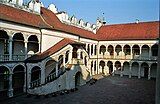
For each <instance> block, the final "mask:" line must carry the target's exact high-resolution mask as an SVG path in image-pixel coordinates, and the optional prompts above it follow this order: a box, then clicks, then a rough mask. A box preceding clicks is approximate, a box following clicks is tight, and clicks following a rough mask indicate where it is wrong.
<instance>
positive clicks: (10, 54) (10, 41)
mask: <svg viewBox="0 0 160 104" xmlns="http://www.w3.org/2000/svg"><path fill="white" fill-rule="evenodd" d="M12 42H13V40H12V39H11V38H10V39H9V61H12V54H13V53H12Z"/></svg>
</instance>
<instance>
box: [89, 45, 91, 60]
mask: <svg viewBox="0 0 160 104" xmlns="http://www.w3.org/2000/svg"><path fill="white" fill-rule="evenodd" d="M89 56H90V57H91V44H89Z"/></svg>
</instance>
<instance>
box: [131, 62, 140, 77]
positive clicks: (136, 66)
mask: <svg viewBox="0 0 160 104" xmlns="http://www.w3.org/2000/svg"><path fill="white" fill-rule="evenodd" d="M138 69H139V63H138V62H133V63H132V69H131V70H132V76H138Z"/></svg>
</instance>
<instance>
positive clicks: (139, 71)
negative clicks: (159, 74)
mask: <svg viewBox="0 0 160 104" xmlns="http://www.w3.org/2000/svg"><path fill="white" fill-rule="evenodd" d="M138 78H141V64H140V65H139V69H138Z"/></svg>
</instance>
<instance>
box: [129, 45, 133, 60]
mask: <svg viewBox="0 0 160 104" xmlns="http://www.w3.org/2000/svg"><path fill="white" fill-rule="evenodd" d="M130 47H131V59H133V49H132V45H131V46H130Z"/></svg>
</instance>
